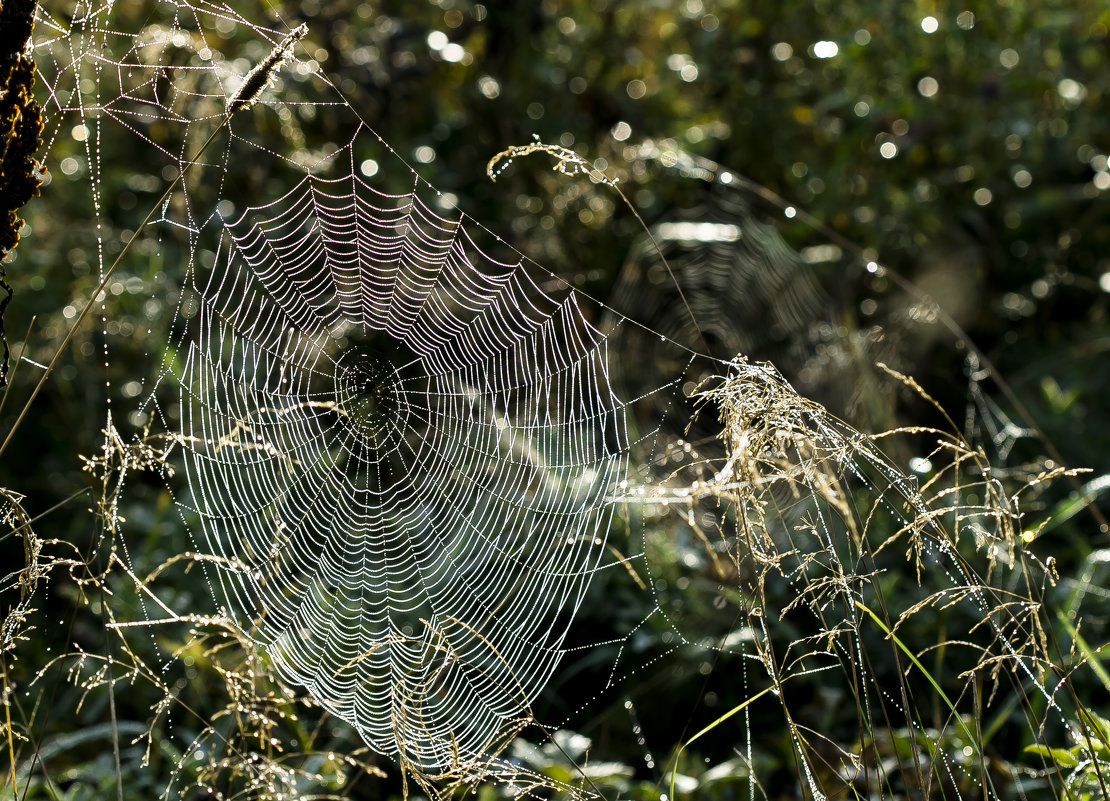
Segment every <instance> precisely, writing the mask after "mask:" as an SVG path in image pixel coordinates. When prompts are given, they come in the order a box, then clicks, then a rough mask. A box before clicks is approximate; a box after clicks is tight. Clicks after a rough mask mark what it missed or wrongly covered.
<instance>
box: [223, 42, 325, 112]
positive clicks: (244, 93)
mask: <svg viewBox="0 0 1110 801" xmlns="http://www.w3.org/2000/svg"><path fill="white" fill-rule="evenodd" d="M307 33H308V25H306V24H304V23H303V22H302V23H301V24H300V25H298V26H297V27H296V28H294V29H293V30H291V31H290V32H289V33H288V34H286V36H285V38H284V39H282V40H281V41H280V42H278V43H277V44H276V45H274V48H273V50H271V51H270V54H269V55H268V56H266V58H264V59H263V60H262V61H260V62H259V63H258V65H257V66H256V67H255V68H254V69H252V70H251V71H250V72H248V73H247V77H246V78H245V79H243V83H242V85H240V87H239V88H238V89H237V90H236V92H235V94H233V95H232V96H231V97H230V98H228V101H227V113H228V114H229V115H230V114H234V113H235V112H236V111H238V110H239V109H241V108H250V107H251V106H253V105H254V104H255V103H257V102H258V98H259V97H260V96H261V95H262V90H263V89H265V88H266V87H267V86H269V85H270V82H271V81H272V80H273V77H274V75H275V74H276V73H277V71H278V70H279V69H280V68H281V65H282V64H284V63H285V62H286V61H287V60H288V59H289V57H290V56H291V55H292V54H293V46H294V45H295V44H296V43H297V42H299V41H300V40H301V39H303V38H304V37H305V35H306V34H307Z"/></svg>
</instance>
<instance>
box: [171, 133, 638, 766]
mask: <svg viewBox="0 0 1110 801" xmlns="http://www.w3.org/2000/svg"><path fill="white" fill-rule="evenodd" d="M355 141H356V142H357V141H358V140H357V137H356V140H355ZM354 148H355V144H354V143H352V144H351V145H348V146H347V147H346V148H344V149H343V150H341V151H339V152H338V153H336V154H335V155H334V156H333V157H332V158H331V159H328V160H327V161H326V162H324V163H321V164H318V165H316V166H314V168H313V170H312V172H310V173H309V174H308V175H307V176H306V177H305V178H304V179H303V180H302V181H301V183H300V184H299V185H298V186H296V187H295V188H293V189H292V190H291V191H290V192H289V193H288V194H286V195H285V196H284V197H282V198H280V199H278V200H275V201H273V202H272V203H269V204H267V205H265V206H263V207H260V208H254V209H248V210H247V211H246V212H245V213H244V215H243V217H242V218H241V219H240V220H239V221H237V222H235V223H232V224H229V225H228V226H227V229H226V231H227V235H226V236H225V237H224V238H223V242H222V243H221V246H220V250H219V252H218V255H217V259H216V264H215V266H214V267H213V269H212V271H211V272H210V273H209V274H207V275H203V276H201V275H198V276H196V277H195V281H196V284H195V286H194V288H195V290H196V303H197V307H198V311H197V314H196V317H195V318H194V319H193V320H192V321H190V323H189V328H190V329H191V331H190V332H189V334H188V335H187V338H186V339H184V340H183V342H182V344H181V346H180V347H179V349H178V351H177V353H176V355H175V357H174V364H175V366H174V367H173V368H172V369H173V370H174V371H175V374H174V375H173V380H174V382H175V383H177V384H178V385H179V386H180V388H181V389H180V392H181V407H180V409H181V432H182V436H183V440H184V462H185V471H186V474H187V477H188V496H187V497H188V500H183V503H184V505H185V506H186V507H187V508H188V510H189V511H190V512H192V513H195V514H196V515H197V517H198V518H199V529H200V537H199V539H200V543H201V544H202V546H203V547H204V548H205V549H206V550H208V551H210V552H212V553H215V554H218V555H219V556H220V557H221V558H222V559H223V560H224V561H223V564H224V565H225V566H226V567H225V569H222V570H220V571H219V583H220V585H221V586H220V595H221V597H223V598H226V600H227V603H228V605H229V607H230V610H231V612H232V614H233V615H234V617H235V619H237V620H240V621H242V623H243V625H244V626H248V627H250V628H251V630H252V632H253V636H255V637H256V638H257V639H259V641H260V642H262V643H263V644H264V645H265V646H266V647H267V649H268V650H269V651H270V653H271V654H272V656H273V658H274V661H275V664H276V666H277V669H278V672H279V673H280V674H281V675H282V676H283V677H285V678H286V680H288V681H291V682H294V683H297V684H302V685H305V686H307V687H309V688H311V689H312V691H313V693H314V694H315V695H316V697H317V698H319V699H321V701H322V702H324V703H325V705H326V706H327V707H328V708H329V710H330V711H332V712H333V713H334V714H336V715H338V716H339V717H341V718H343V719H345V720H347V721H348V722H350V723H351V724H352V725H354V726H355V727H356V728H357V729H358V730H359V731H360V732H361V733H362V734H363V736H364V737H365V738H366V740H367V742H369V743H370V744H371V745H373V746H374V747H375V748H376V749H378V750H380V751H382V752H383V753H396V752H397V750H398V749H402V750H403V752H404V753H403V756H404V757H405V759H407V760H410V761H412V762H413V763H415V764H416V765H418V766H420V767H422V768H425V769H439V770H442V769H446V768H447V767H448V766H450V765H451V763H452V760H463V761H467V760H471V759H474V758H475V757H476V756H478V755H480V754H481V753H482V752H483V750H484V749H485V748H486V747H487V746H488V743H489V741H490V733H491V732H496V731H498V730H500V729H501V728H502V727H503V726H514V725H519V724H520V718H521V716H522V715H523V714H524V710H525V709H526V708H527V705H528V704H529V702H530V701H531V700H532V699H533V698H534V697H535V695H536V693H537V692H538V691H539V690H540V689H541V688H542V687H543V686H544V685H545V684H546V683H547V680H548V678H549V676H550V674H551V671H552V670H553V669H554V668H555V666H556V664H557V663H558V660H559V655H560V650H559V645H560V643H561V641H562V639H563V637H564V635H565V623H566V622H567V621H569V619H570V618H571V617H573V614H574V611H575V609H576V608H577V606H578V605H579V604H580V603H581V598H582V594H583V592H584V589H585V586H586V583H587V581H588V579H589V577H590V576H591V575H592V573H593V572H594V571H595V570H596V568H597V564H598V561H599V556H600V554H601V552H602V548H603V545H604V536H605V531H606V528H607V522H606V521H607V519H608V517H609V515H610V513H611V509H612V507H611V505H609V504H607V503H605V501H606V500H607V493H608V492H609V491H610V489H611V488H612V487H613V486H614V485H615V484H616V483H617V481H618V480H619V479H620V478H621V477H623V475H624V472H625V467H624V465H625V455H626V453H627V447H628V446H627V441H626V436H625V431H624V404H623V403H622V402H621V401H620V400H619V399H618V398H617V397H616V395H615V394H614V392H613V390H612V388H611V386H610V382H609V377H608V367H607V357H606V345H605V339H604V337H603V336H602V335H601V334H600V332H598V331H597V330H596V329H594V328H593V327H592V326H591V325H590V324H589V323H588V322H587V321H586V320H585V319H584V318H583V315H582V313H581V311H580V310H579V308H578V303H577V297H576V296H575V295H574V294H566V293H563V297H561V298H557V297H554V296H552V295H551V294H549V293H547V292H544V291H543V290H542V289H540V287H538V286H537V285H536V284H535V283H534V281H533V280H532V279H531V278H530V277H529V276H528V274H527V271H526V270H524V269H523V268H522V267H521V265H520V264H519V263H518V264H503V263H501V262H498V261H496V260H494V259H492V258H491V257H489V256H487V255H486V254H485V253H483V252H482V251H481V250H479V249H478V248H477V246H476V245H475V244H474V242H473V241H472V239H471V232H470V231H468V228H467V226H466V225H464V224H463V223H462V222H461V221H460V220H458V219H451V218H447V217H444V216H441V215H440V214H438V213H436V212H435V211H433V210H432V209H431V208H430V207H429V206H428V205H427V204H426V203H425V202H424V200H423V199H422V198H421V197H420V195H419V194H418V193H417V192H415V191H414V192H413V193H411V194H408V195H402V196H391V195H383V194H381V193H379V192H377V191H375V190H374V189H373V188H371V187H370V186H369V185H368V184H367V183H366V182H365V181H364V180H362V179H361V178H360V177H359V176H358V175H357V174H356V171H355V161H354V156H353V150H354ZM329 168H333V169H334V171H335V172H336V173H338V174H336V175H334V177H328V178H324V177H321V174H322V173H324V172H330V171H331V169H329ZM560 618H561V619H562V620H563V624H561V625H558V626H556V627H554V628H552V620H553V619H560Z"/></svg>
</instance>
